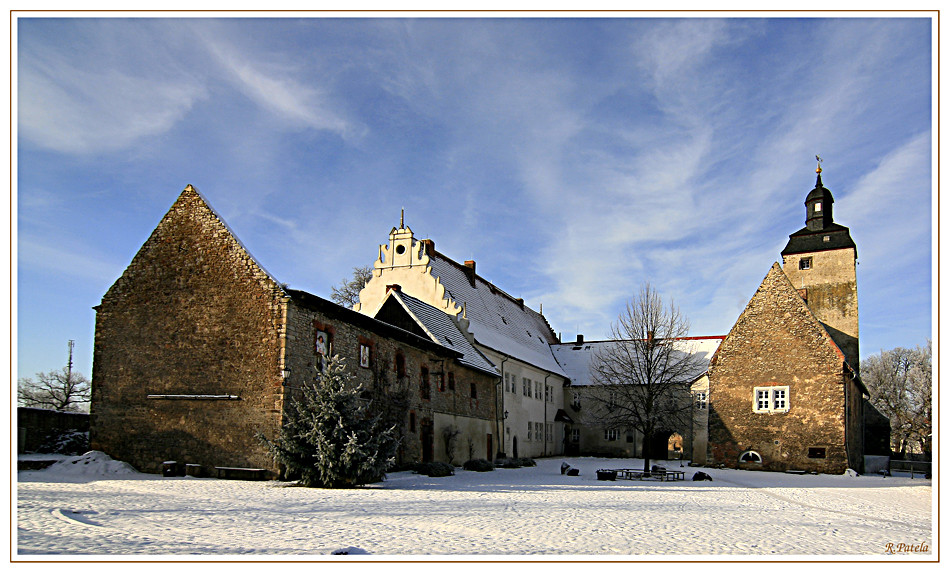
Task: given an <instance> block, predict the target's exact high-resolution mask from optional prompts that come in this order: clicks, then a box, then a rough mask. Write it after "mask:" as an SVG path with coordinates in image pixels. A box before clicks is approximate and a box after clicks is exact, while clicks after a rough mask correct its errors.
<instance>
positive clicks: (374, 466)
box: [261, 356, 398, 488]
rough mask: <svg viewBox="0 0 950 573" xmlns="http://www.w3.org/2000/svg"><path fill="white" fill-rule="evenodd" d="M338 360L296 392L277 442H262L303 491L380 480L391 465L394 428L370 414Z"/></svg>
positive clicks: (369, 406)
mask: <svg viewBox="0 0 950 573" xmlns="http://www.w3.org/2000/svg"><path fill="white" fill-rule="evenodd" d="M349 379H350V376H349V375H348V374H347V373H346V366H345V364H344V361H343V359H341V358H340V357H339V356H334V357H333V358H331V359H330V360H329V361H328V363H327V364H326V367H325V368H324V369H323V371H322V372H320V373H319V374H318V375H317V376H316V377H315V378H314V379H312V380H310V381H308V382H307V383H305V384H304V385H303V386H302V387H300V388H299V392H295V399H294V401H293V404H292V405H291V406H290V408H289V409H288V412H287V420H286V423H285V424H284V426H283V427H282V428H281V431H280V436H279V437H278V439H277V440H276V441H273V442H272V441H270V440H267V439H266V438H265V437H263V436H261V440H262V441H263V442H264V443H265V444H266V445H267V446H268V448H269V449H270V451H271V454H272V455H273V456H274V459H275V460H276V461H277V462H278V463H280V464H283V465H284V467H285V468H286V470H287V475H288V476H292V477H297V478H299V480H300V484H301V485H304V486H307V487H327V488H345V487H354V486H361V485H365V484H367V483H373V482H377V481H380V480H382V479H384V478H385V477H386V470H388V469H389V468H390V467H391V466H392V465H393V463H394V462H395V452H396V447H397V445H398V440H397V439H396V437H395V436H396V428H395V426H393V427H389V428H386V427H384V426H383V424H382V422H381V419H380V416H379V415H373V411H374V408H373V403H372V401H371V400H366V399H363V398H361V393H362V387H361V386H357V387H355V388H353V387H350V386H349V384H348V381H349Z"/></svg>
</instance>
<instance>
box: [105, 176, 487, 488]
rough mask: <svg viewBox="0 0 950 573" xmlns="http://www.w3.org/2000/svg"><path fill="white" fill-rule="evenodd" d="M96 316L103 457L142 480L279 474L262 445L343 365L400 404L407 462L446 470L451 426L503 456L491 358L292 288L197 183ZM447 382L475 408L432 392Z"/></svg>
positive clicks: (465, 439)
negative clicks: (320, 376)
mask: <svg viewBox="0 0 950 573" xmlns="http://www.w3.org/2000/svg"><path fill="white" fill-rule="evenodd" d="M96 311H97V314H96V333H95V348H94V354H93V377H92V403H91V406H90V416H91V436H90V439H91V447H92V448H93V449H97V450H102V451H104V452H106V453H107V454H109V455H111V456H112V457H114V458H117V459H120V460H123V461H126V462H129V463H131V464H132V465H133V466H135V467H136V468H137V469H139V470H141V471H146V472H157V471H159V470H160V468H161V464H162V463H163V462H165V461H169V460H174V461H177V462H179V463H182V464H194V465H197V466H202V467H204V468H206V469H210V468H214V467H242V468H260V469H264V470H266V471H267V473H268V474H269V475H270V476H271V477H274V476H276V475H277V474H278V473H279V469H280V468H278V467H276V466H275V464H274V462H273V460H272V458H271V456H270V455H269V453H268V452H267V450H266V448H265V447H264V446H262V445H261V443H260V441H259V440H258V438H257V435H258V434H263V435H265V436H267V437H269V438H274V437H275V436H276V435H277V433H278V431H279V429H280V427H281V425H282V423H283V419H284V412H285V411H286V409H287V408H288V406H289V405H290V400H291V399H292V396H293V391H294V388H295V387H298V386H299V385H300V384H301V383H302V382H303V381H304V380H306V379H308V378H310V377H313V376H314V375H315V374H316V369H317V368H318V367H319V365H320V364H321V361H322V360H323V359H324V357H325V356H327V355H330V354H338V355H340V356H342V357H344V358H345V360H346V362H347V365H348V367H349V372H350V373H351V374H353V375H354V384H356V383H358V384H362V385H363V388H364V391H365V392H366V393H367V397H368V398H369V397H373V396H377V397H379V396H385V397H388V399H387V400H379V401H378V402H377V403H384V404H386V405H387V407H388V408H391V409H394V411H393V412H391V413H392V415H394V416H395V417H396V419H398V420H399V421H400V428H401V433H402V435H403V437H404V439H403V442H402V448H401V450H400V456H401V457H402V460H403V461H414V460H422V459H434V460H439V459H445V458H446V456H447V454H446V448H445V446H444V444H441V443H439V442H438V440H439V439H440V438H439V436H438V435H437V434H436V427H437V423H438V422H439V421H440V420H442V421H445V420H450V421H451V422H452V424H454V425H455V426H456V427H457V428H458V429H459V431H460V432H461V433H460V434H459V435H458V436H457V437H456V441H457V443H469V442H470V443H471V444H472V447H473V448H474V449H475V450H476V451H477V452H478V453H479V457H481V455H482V452H484V453H487V452H488V451H490V449H491V443H490V438H488V437H487V436H488V435H489V434H491V432H492V428H493V423H494V420H495V418H496V417H497V415H496V411H495V408H494V403H493V400H491V399H490V396H492V391H493V388H494V386H495V385H496V381H497V380H498V378H499V377H498V373H497V372H496V371H495V369H494V367H493V366H492V365H491V364H490V363H488V362H487V361H485V360H484V357H482V356H480V355H479V354H478V353H477V351H475V350H474V349H473V348H471V347H470V346H469V347H467V348H466V347H464V346H459V347H456V348H450V347H446V346H444V345H443V344H442V343H441V342H440V341H438V340H436V339H433V338H431V337H426V336H420V335H419V334H418V333H413V332H408V331H406V330H403V329H401V328H398V327H397V326H393V325H391V324H387V323H385V322H382V321H379V320H376V319H373V318H371V317H367V316H364V315H362V314H359V313H357V312H354V311H352V310H349V309H345V308H342V307H340V306H338V305H335V304H333V303H331V302H329V301H326V300H324V299H321V298H319V297H316V296H314V295H311V294H308V293H306V292H303V291H297V290H291V289H288V288H286V287H285V286H283V285H281V283H279V282H278V281H277V280H276V279H274V278H273V277H272V276H271V275H270V274H269V273H268V272H267V271H266V270H264V268H263V267H262V266H261V265H260V264H259V263H258V262H257V261H256V260H255V259H254V258H253V257H252V256H251V255H250V253H248V251H247V249H245V248H244V246H243V245H241V243H240V242H239V241H238V240H237V238H236V237H235V236H234V234H233V233H232V232H231V231H230V229H228V227H227V225H225V223H224V222H223V221H222V220H221V218H220V217H219V216H218V215H217V214H216V213H215V212H214V211H213V210H212V209H211V208H210V207H209V206H208V204H207V202H206V201H205V200H204V198H203V197H202V196H201V195H200V194H199V193H198V192H197V191H196V190H195V189H194V188H192V187H191V186H190V185H189V186H188V187H187V188H186V189H185V190H184V191H183V192H182V193H181V195H180V196H179V197H178V200H177V201H176V202H175V204H174V205H173V206H172V207H171V209H170V210H169V212H168V213H167V214H166V215H165V217H164V218H163V219H162V220H161V222H160V223H159V224H158V226H157V228H156V229H155V230H154V232H153V233H152V234H151V236H150V237H149V238H148V240H147V241H146V242H145V244H144V245H143V246H142V248H141V249H140V250H139V252H138V253H137V254H136V255H135V257H134V258H133V259H132V262H131V263H130V265H129V267H128V268H127V269H126V270H125V272H124V273H123V274H122V276H121V277H119V279H118V280H117V281H116V282H115V284H113V285H112V287H111V288H110V289H109V290H108V291H107V292H106V294H105V295H104V296H103V298H102V302H101V304H99V305H98V306H97V307H96ZM458 338H461V334H459V335H458ZM460 348H461V350H460ZM443 378H444V379H447V380H449V381H452V382H454V384H455V385H456V386H457V387H460V388H462V387H464V389H465V399H459V400H451V399H449V398H448V396H449V394H448V392H447V389H432V388H436V387H438V388H441V386H440V384H441V381H442V380H443ZM476 394H477V395H478V396H479V397H480V399H472V398H470V396H473V395H476Z"/></svg>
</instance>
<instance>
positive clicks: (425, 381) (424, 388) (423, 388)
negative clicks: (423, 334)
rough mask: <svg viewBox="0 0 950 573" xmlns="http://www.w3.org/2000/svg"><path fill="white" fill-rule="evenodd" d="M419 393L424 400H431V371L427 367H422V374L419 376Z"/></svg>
mask: <svg viewBox="0 0 950 573" xmlns="http://www.w3.org/2000/svg"><path fill="white" fill-rule="evenodd" d="M419 393H420V395H421V397H422V399H423V400H429V399H431V394H430V388H429V369H428V368H426V367H425V366H423V367H422V372H421V375H420V376H419Z"/></svg>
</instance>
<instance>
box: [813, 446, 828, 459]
mask: <svg viewBox="0 0 950 573" xmlns="http://www.w3.org/2000/svg"><path fill="white" fill-rule="evenodd" d="M827 452H828V450H827V448H808V457H809V458H813V459H819V460H823V459H825V456H826V455H827Z"/></svg>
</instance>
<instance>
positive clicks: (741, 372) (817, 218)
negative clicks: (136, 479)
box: [90, 170, 886, 476]
mask: <svg viewBox="0 0 950 573" xmlns="http://www.w3.org/2000/svg"><path fill="white" fill-rule="evenodd" d="M833 201H834V200H833V198H832V196H831V192H830V191H829V190H827V189H826V188H824V186H823V185H822V182H821V175H820V170H819V176H818V180H817V184H816V186H815V188H814V189H813V190H812V191H811V192H810V193H809V194H808V195H807V197H806V200H805V207H806V225H805V227H804V228H803V229H801V230H799V231H797V232H795V233H793V234H792V235H790V236H789V242H788V245H787V246H786V247H785V249H784V250H783V251H782V265H783V266H779V264H778V263H776V264H775V265H773V267H772V268H771V270H770V271H769V272H768V274H767V275H766V277H765V279H764V280H763V281H762V284H761V285H760V286H759V288H758V290H757V291H756V293H755V295H754V296H753V297H752V299H751V300H750V301H749V303H748V305H747V306H746V308H745V310H744V311H743V312H742V314H741V315H740V316H739V318H738V320H737V321H736V323H735V325H734V326H733V327H732V329H731V330H730V332H729V334H728V335H727V336H725V337H722V336H712V337H702V338H690V339H683V340H682V341H679V343H680V344H682V345H683V348H684V351H687V352H690V353H697V354H699V355H701V356H702V358H703V360H705V361H707V362H708V370H707V373H706V375H703V376H700V377H699V378H697V379H696V380H694V381H693V382H692V384H691V385H690V387H689V388H688V389H687V388H684V393H683V395H684V396H685V397H686V399H687V400H689V401H690V402H691V403H692V420H691V421H684V422H683V423H672V422H671V423H669V424H667V426H666V427H664V428H663V431H662V432H661V433H660V435H659V436H658V437H656V441H655V442H653V443H651V444H650V449H651V451H652V452H654V453H653V455H652V457H654V458H660V459H662V458H663V457H664V455H665V457H674V458H676V457H679V458H685V459H688V460H690V461H692V462H695V463H698V464H704V463H714V464H724V465H727V466H730V467H739V468H749V469H766V470H785V469H802V470H815V471H821V472H834V473H838V472H840V471H843V470H844V469H845V468H848V467H850V468H853V469H856V470H859V471H860V469H861V467H862V465H863V464H862V461H863V459H862V455H863V453H864V450H865V448H864V441H865V438H864V431H865V426H866V425H865V411H866V410H867V404H866V400H865V394H866V393H867V391H866V389H865V388H864V387H863V385H862V384H861V382H860V378H859V377H858V375H857V374H858V373H857V363H858V359H859V354H858V310H857V280H856V274H855V264H856V258H857V250H856V247H855V244H854V241H853V240H852V239H851V236H850V232H849V230H848V228H847V227H843V226H841V225H838V224H836V223H835V222H834V220H833V218H832V204H833ZM475 269H476V267H475V262H474V261H464V262H463V263H458V262H456V261H454V260H452V259H451V258H449V257H447V256H446V255H444V254H442V253H440V252H438V251H436V249H435V243H434V242H433V241H431V240H428V239H426V240H417V239H416V238H415V236H414V234H413V232H412V230H411V229H409V228H408V227H407V226H406V225H405V224H404V222H403V221H400V225H399V227H398V228H393V229H392V230H391V231H390V233H389V237H388V241H387V243H386V244H384V245H381V246H380V248H379V255H378V257H377V260H376V261H375V263H374V269H373V276H372V278H371V279H370V280H369V281H368V282H367V284H366V285H365V287H364V288H363V289H362V291H361V292H360V298H359V303H357V304H356V305H355V306H354V308H353V309H346V308H343V307H340V306H338V305H336V304H333V303H331V302H329V301H326V300H324V299H322V298H320V297H317V296H314V295H312V294H309V293H306V292H303V291H299V290H292V289H289V288H287V287H285V286H283V285H281V283H279V282H278V281H277V280H276V279H274V277H272V276H271V275H270V274H269V273H268V272H267V271H266V270H264V268H263V267H262V266H261V265H260V264H259V263H258V262H257V261H256V260H254V258H253V257H252V256H251V255H250V254H249V253H248V251H247V249H245V248H244V247H243V246H242V245H241V243H240V242H239V241H238V240H237V239H236V238H235V236H234V234H233V233H232V232H231V231H230V230H229V229H228V227H227V226H226V225H225V223H224V222H223V221H222V220H221V219H220V217H219V216H218V215H217V214H216V213H215V212H214V211H213V210H212V209H211V208H210V207H209V206H208V205H207V202H206V201H205V200H204V199H203V198H202V197H201V195H200V194H198V192H197V191H195V190H194V189H193V188H192V187H191V186H188V187H187V188H186V189H185V190H184V191H183V192H182V194H181V196H180V197H179V198H178V200H177V201H176V202H175V204H174V205H173V206H172V208H171V209H170V210H169V212H168V213H167V214H166V215H165V217H164V218H163V219H162V221H161V222H160V223H159V225H158V227H157V228H156V229H155V231H154V232H153V233H152V235H151V236H150V237H149V239H148V240H147V241H146V242H145V244H144V245H143V246H142V248H141V249H140V250H139V252H138V253H137V254H136V255H135V257H134V258H133V260H132V262H131V264H130V265H129V267H128V268H127V269H126V271H125V272H124V273H123V274H122V276H121V277H120V278H119V279H118V280H117V281H116V282H115V284H114V285H113V286H112V287H111V288H110V289H109V290H108V292H107V293H106V294H105V296H103V299H102V303H101V304H100V305H99V306H97V307H96V310H97V317H96V344H95V350H94V362H93V393H92V404H91V411H90V413H91V442H92V447H93V448H94V449H100V450H103V451H105V452H106V453H108V454H110V455H112V456H113V457H116V458H118V459H122V460H124V461H128V462H130V463H132V464H133V465H134V466H135V467H137V468H138V469H140V470H143V471H158V469H159V467H160V465H161V463H162V462H163V461H167V460H176V461H179V462H183V463H190V464H198V465H202V466H207V467H234V466H238V467H251V468H264V469H266V470H267V471H268V472H269V474H270V475H271V476H276V475H277V474H278V473H279V470H280V468H278V467H276V466H275V465H274V463H273V461H272V459H271V458H270V456H269V455H268V452H267V451H266V449H265V448H264V447H263V446H261V444H260V442H259V440H258V439H257V437H256V436H257V435H258V434H259V433H263V434H264V435H265V436H268V437H271V438H272V437H274V436H275V435H276V434H277V432H278V430H279V428H280V427H281V424H282V421H283V419H284V418H283V416H284V412H286V411H287V408H288V406H289V404H290V403H291V400H292V399H293V395H294V389H295V388H297V387H299V386H300V384H301V383H302V382H303V381H304V380H307V379H308V378H310V377H312V376H314V375H315V373H316V371H317V369H318V368H319V367H320V365H321V364H322V361H323V360H324V359H325V356H327V355H330V354H339V355H341V356H343V357H344V358H345V359H346V360H347V364H348V365H349V367H350V372H351V373H352V374H353V375H354V384H355V383H359V384H362V386H363V391H364V392H365V394H366V397H367V398H368V399H369V398H376V400H377V401H376V403H377V404H384V405H385V406H380V407H381V408H385V413H386V414H387V415H390V416H392V417H393V419H394V420H396V421H397V422H398V423H397V427H398V428H400V434H401V437H402V441H401V444H402V445H401V448H400V451H399V457H400V461H403V462H408V461H429V460H436V461H453V462H456V463H458V462H462V461H465V460H467V459H471V458H482V457H484V458H492V457H495V456H496V455H500V454H504V455H508V456H511V457H528V456H530V457H536V456H551V455H561V454H568V455H611V456H624V457H628V456H640V455H642V452H643V446H644V444H643V437H642V436H640V435H638V433H637V432H636V431H633V430H632V429H621V428H606V427H604V425H603V424H602V423H601V420H600V419H599V416H598V414H597V412H596V409H595V408H593V407H591V405H592V404H593V403H594V402H596V401H595V400H592V392H594V391H595V389H594V388H593V385H592V383H591V380H590V365H591V361H592V360H594V356H595V354H596V350H597V349H598V348H601V347H604V346H605V345H610V344H613V343H615V341H614V342H612V341H598V342H588V343H584V341H583V337H580V336H579V337H578V340H577V341H576V342H571V343H563V344H562V343H561V342H560V340H559V337H557V336H556V335H555V333H554V331H553V329H552V328H551V326H550V325H549V324H548V322H547V320H546V319H545V317H544V316H543V314H542V313H541V312H538V311H535V310H533V309H531V308H529V307H528V306H526V305H525V303H524V300H522V299H520V298H516V297H513V296H511V295H509V294H508V293H506V292H504V291H503V290H501V289H500V288H498V287H497V286H495V285H494V284H492V283H491V282H489V281H487V280H485V279H484V278H482V277H481V276H479V275H478V274H477V273H476V270H475ZM687 347H688V348H687ZM869 415H870V414H869ZM881 431H882V432H886V428H885V429H883V430H881ZM875 440H876V438H875ZM874 443H877V441H875V442H874Z"/></svg>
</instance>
